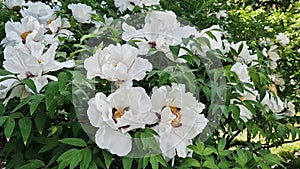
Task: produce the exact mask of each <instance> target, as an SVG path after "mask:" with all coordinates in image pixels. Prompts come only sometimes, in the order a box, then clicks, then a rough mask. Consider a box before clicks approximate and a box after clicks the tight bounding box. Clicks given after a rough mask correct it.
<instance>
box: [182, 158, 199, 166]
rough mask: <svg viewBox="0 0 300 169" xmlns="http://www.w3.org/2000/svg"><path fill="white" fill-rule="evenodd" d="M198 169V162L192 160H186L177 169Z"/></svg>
mask: <svg viewBox="0 0 300 169" xmlns="http://www.w3.org/2000/svg"><path fill="white" fill-rule="evenodd" d="M190 167H200V163H199V161H197V160H196V159H194V158H186V159H185V160H184V162H183V163H182V164H181V165H180V166H179V168H190Z"/></svg>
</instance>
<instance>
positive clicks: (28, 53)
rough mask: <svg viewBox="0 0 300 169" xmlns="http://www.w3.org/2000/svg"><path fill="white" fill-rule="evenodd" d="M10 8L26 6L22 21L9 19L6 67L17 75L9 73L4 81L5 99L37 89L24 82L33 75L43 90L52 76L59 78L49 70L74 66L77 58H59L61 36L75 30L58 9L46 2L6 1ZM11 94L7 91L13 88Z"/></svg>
mask: <svg viewBox="0 0 300 169" xmlns="http://www.w3.org/2000/svg"><path fill="white" fill-rule="evenodd" d="M5 2H6V6H7V7H8V8H14V7H15V6H20V5H21V6H22V8H20V13H21V15H22V17H23V18H22V19H21V21H20V22H14V21H8V22H7V23H5V32H6V37H5V38H4V39H3V40H2V41H1V44H2V45H3V46H4V47H5V49H4V62H3V68H4V69H5V70H7V71H8V72H11V73H12V74H13V75H8V76H5V77H1V78H5V79H6V80H5V79H4V80H3V81H1V82H0V93H1V96H0V98H1V99H4V98H6V100H5V103H7V101H8V100H9V99H11V98H13V97H15V96H18V97H21V98H23V97H25V96H27V95H28V94H30V93H32V92H34V91H32V90H31V89H30V88H29V87H28V86H26V85H23V84H22V83H21V81H22V80H24V79H31V80H32V81H33V82H34V84H35V87H36V91H37V92H40V91H41V90H42V88H43V87H44V86H45V85H47V83H48V80H49V79H50V80H57V77H55V76H52V75H49V74H48V73H49V72H53V71H57V70H60V69H62V68H72V67H74V65H75V63H74V60H68V61H65V62H59V61H57V60H55V55H56V50H57V48H58V46H59V45H60V43H63V42H60V41H59V39H58V37H66V38H70V37H71V36H72V35H73V33H72V32H71V31H69V30H67V28H69V27H70V24H69V22H68V21H67V19H65V18H61V17H57V16H56V15H55V10H54V9H53V8H51V7H50V6H49V5H46V4H44V3H42V2H35V3H33V2H30V1H29V2H27V3H24V2H23V1H5ZM11 89H12V91H11V93H10V95H9V96H7V93H8V92H9V91H10V90H11Z"/></svg>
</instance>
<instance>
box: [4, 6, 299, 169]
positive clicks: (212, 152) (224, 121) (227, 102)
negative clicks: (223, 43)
mask: <svg viewBox="0 0 300 169" xmlns="http://www.w3.org/2000/svg"><path fill="white" fill-rule="evenodd" d="M77 2H78V3H79V2H82V1H79V0H76V1H73V0H68V1H63V2H61V3H62V6H61V10H59V11H57V14H58V15H59V16H62V17H66V18H68V19H69V21H70V24H71V28H70V30H71V31H72V32H74V39H75V40H74V41H72V42H71V41H68V40H67V39H62V40H61V42H63V43H65V45H60V46H59V48H58V50H57V51H59V52H58V53H57V55H56V57H57V60H60V61H64V60H67V59H75V60H76V64H78V65H79V64H82V63H83V62H84V60H85V59H86V58H88V57H89V56H91V55H93V54H94V53H95V51H96V49H101V48H103V47H105V46H107V44H102V43H99V44H98V43H97V44H87V43H89V42H90V41H89V40H91V39H93V40H98V41H101V40H103V39H101V38H103V37H105V36H106V35H104V33H103V35H96V34H93V33H90V32H91V31H90V28H91V27H92V24H80V23H78V22H77V21H76V20H75V19H74V17H72V15H71V11H70V10H69V9H68V8H67V5H68V4H70V3H77ZM228 2H230V3H231V4H234V5H230V4H228ZM84 3H86V4H87V5H90V6H91V7H92V8H93V9H95V10H96V11H97V14H96V15H94V16H93V19H95V20H98V21H104V20H105V19H104V17H103V16H104V15H106V16H107V17H113V18H115V19H116V18H119V17H120V16H123V15H125V14H133V13H135V12H137V13H138V12H141V11H142V10H141V9H139V8H135V9H134V11H128V10H127V11H125V12H124V13H120V12H118V9H117V8H116V7H115V6H114V2H113V0H108V1H107V2H106V4H103V3H102V1H101V2H100V1H96V0H95V1H94V0H90V1H87V2H84ZM256 3H259V5H258V6H259V7H257V5H253V4H255V2H254V1H253V2H252V1H251V2H250V1H242V2H239V3H234V2H231V1H224V0H220V1H204V0H203V1H202V0H201V1H196V0H193V1H191V0H190V1H188V0H184V1H174V0H161V1H160V4H161V9H162V10H172V11H174V12H175V13H176V14H177V16H180V18H182V19H184V20H187V21H189V22H190V23H191V24H193V25H195V26H196V27H197V28H198V29H199V30H202V29H204V28H208V27H210V26H211V25H214V24H219V25H221V26H222V28H223V29H224V30H225V31H227V32H228V38H227V39H228V40H229V41H230V42H238V41H247V42H248V43H247V44H248V45H249V47H250V48H251V49H252V50H253V51H256V53H257V55H258V62H259V64H257V65H254V66H251V67H250V66H249V69H248V70H249V75H250V77H251V79H252V81H253V84H251V83H247V82H243V81H241V80H240V79H239V77H238V75H237V74H236V73H234V72H233V71H231V67H232V65H233V64H234V63H235V60H234V58H235V57H236V56H237V55H238V54H239V53H240V52H241V51H239V50H242V49H241V48H242V47H239V49H238V50H237V51H235V50H233V49H231V51H230V52H229V54H228V55H225V54H222V53H221V52H219V51H212V52H211V53H209V52H208V53H207V55H208V56H209V57H206V56H201V55H197V54H195V53H193V51H191V50H189V49H185V50H186V51H187V54H186V55H184V56H182V57H183V58H184V59H186V60H187V63H186V65H184V66H182V65H180V64H176V65H172V66H169V67H167V68H165V69H155V70H152V71H151V72H149V73H148V74H147V76H146V77H145V79H143V80H141V81H134V86H141V87H143V88H145V89H146V91H147V93H150V92H151V90H152V88H153V87H154V86H158V87H160V86H163V85H169V84H171V83H172V82H177V83H179V81H180V80H181V81H184V82H185V84H187V89H188V90H189V91H195V93H196V94H197V95H198V96H199V99H200V100H201V102H202V103H204V104H205V105H206V109H205V110H204V112H203V113H204V115H205V116H206V117H207V118H208V119H209V120H211V121H210V122H209V123H208V125H207V127H206V128H205V130H204V131H203V132H202V133H201V134H200V135H199V136H197V137H196V138H195V139H194V140H193V144H192V145H190V146H189V147H188V148H189V149H190V150H192V151H193V154H192V155H190V156H189V157H186V158H179V157H176V158H175V159H174V161H172V160H170V161H167V160H165V159H164V156H163V155H161V154H157V153H153V154H151V153H150V156H146V157H143V158H129V157H119V156H117V155H113V154H111V153H110V152H109V151H107V150H103V149H100V148H99V147H98V146H97V145H96V144H95V142H94V140H93V138H90V137H89V136H90V134H91V133H87V131H95V128H93V127H91V126H90V122H89V120H88V119H86V118H85V119H84V117H80V115H81V113H82V114H84V113H86V112H81V111H85V108H86V107H87V106H88V105H87V103H86V102H87V101H88V100H89V99H90V98H89V96H88V95H89V92H91V93H92V92H93V91H94V90H96V91H98V92H103V93H104V94H107V95H109V94H110V93H112V92H113V89H111V88H110V87H111V83H112V82H110V81H108V80H104V79H101V78H96V79H93V80H88V79H86V77H85V76H86V75H85V74H83V73H82V72H80V71H78V69H77V70H74V69H67V68H64V69H61V70H59V71H56V72H51V73H50V74H51V75H54V76H56V77H58V80H57V81H51V82H49V83H48V84H47V85H46V86H45V87H44V88H43V90H42V92H40V93H38V92H34V93H32V94H31V95H30V96H28V97H25V98H22V99H20V98H13V99H11V100H10V101H9V102H8V103H7V104H5V103H3V102H2V103H1V104H0V128H1V130H0V140H6V141H5V143H4V144H3V145H4V147H3V148H2V147H1V145H0V159H4V160H5V161H6V162H7V163H6V168H22V169H23V168H28V169H29V168H30V169H33V168H78V167H79V168H83V169H84V168H125V169H129V168H213V169H216V168H221V169H223V168H236V169H242V168H257V167H260V168H262V169H267V168H271V166H273V165H277V166H278V167H282V168H284V167H285V166H284V163H285V162H287V161H286V160H287V159H284V158H280V157H279V156H277V155H276V154H273V153H272V152H271V151H270V148H272V147H277V146H281V145H282V144H284V143H285V141H286V140H287V139H290V138H292V140H296V139H298V138H299V135H300V130H299V129H298V128H297V127H296V126H295V125H296V124H297V123H299V120H300V119H299V118H298V117H297V116H295V117H287V116H284V115H282V114H276V113H273V112H272V111H269V110H268V109H266V108H265V106H264V105H262V104H261V101H262V99H263V96H264V95H265V92H266V91H267V90H268V86H269V85H270V84H272V83H274V82H272V81H271V79H270V78H269V77H268V75H269V74H273V73H276V74H281V75H282V78H283V79H284V81H285V82H286V83H285V85H284V88H282V89H281V87H283V86H279V85H277V88H278V93H279V94H278V96H280V97H282V98H287V99H289V100H293V103H295V104H296V105H297V108H296V109H297V110H299V109H300V107H299V106H300V100H299V99H300V98H299V94H300V90H299V85H300V83H299V82H300V70H299V68H298V67H297V66H295V65H299V57H298V56H299V53H297V50H298V49H297V48H299V45H300V36H299V31H297V30H298V29H299V27H300V25H299V23H300V19H299V18H300V15H299V10H300V3H299V2H293V3H290V4H291V5H292V6H291V7H289V5H290V4H287V3H286V2H285V1H280V3H279V6H280V7H281V8H276V9H271V8H270V4H272V3H275V2H269V3H267V4H266V5H265V4H263V3H260V1H258V2H256ZM262 4H263V5H265V6H261V5H262ZM243 7H245V8H244V9H243ZM0 8H1V12H0V13H1V18H0V21H1V22H0V37H1V39H3V38H4V37H5V31H4V30H5V29H4V24H5V23H6V22H7V21H9V20H10V19H13V20H14V21H19V20H20V18H21V16H20V14H19V13H18V12H16V11H13V10H9V9H7V8H4V5H3V4H1V5H0ZM153 8H155V7H153ZM157 8H158V7H157ZM2 9H3V10H2ZM220 10H226V11H227V12H228V16H227V17H226V18H223V19H217V18H216V16H215V15H216V13H217V12H219V11H220ZM2 16H3V17H2ZM265 27H270V29H268V31H266V30H265ZM280 32H284V33H286V34H287V35H288V37H289V38H290V39H291V42H290V44H289V45H288V46H287V47H279V51H278V53H279V54H280V57H281V60H280V61H278V63H279V67H278V68H277V69H276V70H275V71H274V70H271V69H270V67H269V66H268V65H267V64H268V63H269V62H270V59H266V58H265V56H264V55H263V54H262V52H261V51H262V49H263V46H261V45H260V42H261V39H262V38H267V37H269V38H270V39H272V40H273V41H276V40H275V39H276V38H275V35H277V34H278V33H280ZM105 33H107V34H109V36H108V37H109V38H108V39H109V42H120V43H122V44H123V43H125V42H124V41H123V40H122V38H120V35H121V32H118V30H115V29H113V28H109V29H107V30H106V31H105ZM102 36H103V37H102ZM212 36H214V35H212ZM99 39H100V40H99ZM202 40H203V41H201V39H198V41H196V44H197V45H198V48H201V47H199V46H201V45H203V43H202V42H205V39H202ZM98 41H97V42H98ZM105 42H108V40H107V39H105ZM133 43H134V42H133ZM275 43H276V44H277V45H279V44H278V43H277V42H275ZM94 47H95V48H94ZM3 50H4V47H1V49H0V51H1V52H0V63H1V64H2V63H3V61H4V54H3ZM178 50H179V49H178V48H177V47H176V46H174V47H173V48H171V51H172V52H173V54H174V55H175V56H176V57H178ZM217 59H220V60H221V62H222V63H221V64H222V66H224V67H221V65H216V64H215V63H216V60H217ZM1 68H2V65H1ZM258 70H259V71H258ZM6 74H7V72H5V71H2V69H1V71H0V76H2V75H6ZM178 77H180V78H182V77H183V80H182V79H179V78H178ZM4 80H5V79H4ZM4 80H3V81H4ZM1 81H2V80H1ZM1 81H0V82H1ZM220 81H226V82H227V83H225V84H222V85H218V83H217V82H220ZM194 82H196V84H195V83H194ZM32 84H33V82H32V81H30V79H29V78H28V80H22V81H20V85H27V86H28V87H29V88H30V89H32V91H35V90H36V87H35V85H32ZM94 84H96V85H94ZM249 88H252V89H257V90H258V91H259V93H260V95H261V98H259V99H258V101H253V100H246V101H244V102H243V103H242V105H243V106H245V107H246V108H248V109H249V110H250V111H251V112H252V114H253V117H252V119H251V120H249V121H247V122H244V121H243V120H242V119H241V118H240V113H241V110H240V109H239V107H238V106H237V104H236V103H237V102H238V101H236V100H238V99H239V98H240V97H241V95H240V94H239V93H243V92H244V91H247V90H249ZM0 89H1V85H0ZM34 89H35V90H34ZM74 89H76V90H74ZM280 89H281V90H280ZM10 92H12V91H10ZM74 92H75V95H74ZM224 96H226V97H224ZM233 99H236V100H235V101H233V102H234V103H232V100H233ZM2 101H4V99H3V100H2ZM223 103H224V104H223ZM77 105H84V106H85V107H84V108H82V107H78V106H77ZM78 111H79V112H81V113H78ZM213 119H218V120H219V121H218V122H213V121H212V120H213ZM216 125H217V127H216ZM215 127H216V128H215ZM134 132H135V133H133V132H132V133H130V134H131V135H133V137H134V138H151V140H152V141H149V142H138V141H137V142H136V143H135V144H137V147H138V145H141V146H142V148H141V150H140V151H150V152H156V151H157V149H159V148H158V147H157V145H155V143H156V141H155V139H154V138H155V135H156V134H157V133H155V132H154V131H153V130H152V129H149V128H145V129H142V130H139V131H134ZM206 134H208V135H210V136H209V138H208V139H206V140H203V139H202V138H203V137H205V135H206ZM241 134H245V135H246V136H245V138H240V137H238V136H239V135H241ZM137 140H138V139H137ZM115 142H116V143H115V144H118V143H117V142H118V140H115ZM0 144H1V141H0ZM295 163H296V162H295Z"/></svg>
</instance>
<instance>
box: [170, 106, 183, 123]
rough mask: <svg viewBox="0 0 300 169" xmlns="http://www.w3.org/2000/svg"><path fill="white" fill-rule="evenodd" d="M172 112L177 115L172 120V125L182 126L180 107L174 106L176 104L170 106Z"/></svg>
mask: <svg viewBox="0 0 300 169" xmlns="http://www.w3.org/2000/svg"><path fill="white" fill-rule="evenodd" d="M169 108H170V110H171V112H172V114H174V115H175V116H176V118H175V119H173V120H172V122H171V125H172V127H174V128H176V127H180V126H181V125H182V123H181V116H182V115H181V112H180V108H177V107H174V106H169Z"/></svg>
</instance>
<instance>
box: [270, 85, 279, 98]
mask: <svg viewBox="0 0 300 169" xmlns="http://www.w3.org/2000/svg"><path fill="white" fill-rule="evenodd" d="M269 90H270V91H271V92H272V93H274V94H275V96H277V95H278V92H277V88H276V85H275V84H271V86H269Z"/></svg>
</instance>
